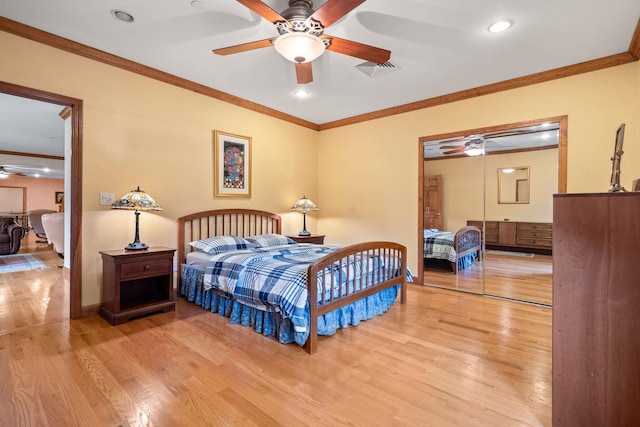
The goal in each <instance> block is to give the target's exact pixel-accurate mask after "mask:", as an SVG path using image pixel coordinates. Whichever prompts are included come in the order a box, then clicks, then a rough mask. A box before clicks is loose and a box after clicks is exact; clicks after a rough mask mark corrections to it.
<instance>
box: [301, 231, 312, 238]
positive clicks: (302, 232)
mask: <svg viewBox="0 0 640 427" xmlns="http://www.w3.org/2000/svg"><path fill="white" fill-rule="evenodd" d="M298 236H305V237H306V236H311V233H310V232H308V231H307V230H302V231H301V232H299V233H298Z"/></svg>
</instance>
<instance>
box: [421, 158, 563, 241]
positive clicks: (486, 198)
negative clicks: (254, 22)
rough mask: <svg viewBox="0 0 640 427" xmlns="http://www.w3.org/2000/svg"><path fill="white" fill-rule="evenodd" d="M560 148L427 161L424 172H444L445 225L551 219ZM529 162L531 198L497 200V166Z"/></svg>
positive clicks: (445, 227)
mask: <svg viewBox="0 0 640 427" xmlns="http://www.w3.org/2000/svg"><path fill="white" fill-rule="evenodd" d="M557 165H558V149H557V148H554V149H549V150H538V151H527V152H525V153H508V154H499V155H491V156H484V157H482V156H480V157H468V156H463V157H452V158H444V159H438V160H429V161H426V162H424V166H425V172H424V173H425V175H440V176H442V205H443V206H442V219H443V224H442V229H443V230H449V231H456V230H458V229H460V228H461V227H464V226H465V225H467V221H468V220H477V221H481V220H482V219H483V218H485V215H486V219H487V220H494V221H496V220H499V221H501V220H503V219H505V218H508V219H509V220H511V221H531V222H552V221H553V206H552V204H553V203H552V202H553V199H552V195H553V194H554V193H557V192H558V168H557ZM513 166H516V167H517V166H529V168H530V178H531V179H530V182H531V185H530V195H531V197H530V202H529V203H526V204H499V203H498V173H497V170H498V168H505V167H513Z"/></svg>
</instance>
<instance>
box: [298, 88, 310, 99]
mask: <svg viewBox="0 0 640 427" xmlns="http://www.w3.org/2000/svg"><path fill="white" fill-rule="evenodd" d="M295 94H296V96H297V97H298V98H306V97H307V96H309V92H307V91H306V90H304V89H298V90H296V92H295Z"/></svg>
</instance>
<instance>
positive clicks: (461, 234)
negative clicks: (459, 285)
mask: <svg viewBox="0 0 640 427" xmlns="http://www.w3.org/2000/svg"><path fill="white" fill-rule="evenodd" d="M481 236H482V233H481V231H480V229H479V228H478V227H475V226H473V225H468V226H466V227H462V228H461V229H460V230H458V232H457V233H456V235H455V238H454V242H453V245H454V248H455V250H456V262H455V263H454V265H453V272H454V273H456V274H457V273H458V260H459V259H460V258H462V257H464V256H465V255H469V254H471V253H474V252H479V254H478V256H480V254H481V253H482V237H481Z"/></svg>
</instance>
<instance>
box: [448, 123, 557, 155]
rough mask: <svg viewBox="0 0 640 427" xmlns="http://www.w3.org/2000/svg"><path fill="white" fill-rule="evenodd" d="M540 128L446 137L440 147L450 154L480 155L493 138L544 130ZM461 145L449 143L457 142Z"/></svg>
mask: <svg viewBox="0 0 640 427" xmlns="http://www.w3.org/2000/svg"><path fill="white" fill-rule="evenodd" d="M542 131H544V130H540V129H535V130H534V129H510V130H508V131H497V132H489V133H485V134H482V135H481V134H474V135H467V136H460V137H456V138H451V139H445V140H444V141H440V144H441V145H440V149H441V150H448V151H443V152H442V154H443V155H445V156H449V155H452V154H458V153H464V154H466V155H468V156H478V155H480V154H484V149H485V146H486V144H487V143H491V139H492V138H502V137H507V136H515V135H525V134H530V133H536V132H542ZM456 143H459V145H447V144H456ZM502 148H517V147H516V146H512V147H509V146H503V147H502Z"/></svg>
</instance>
